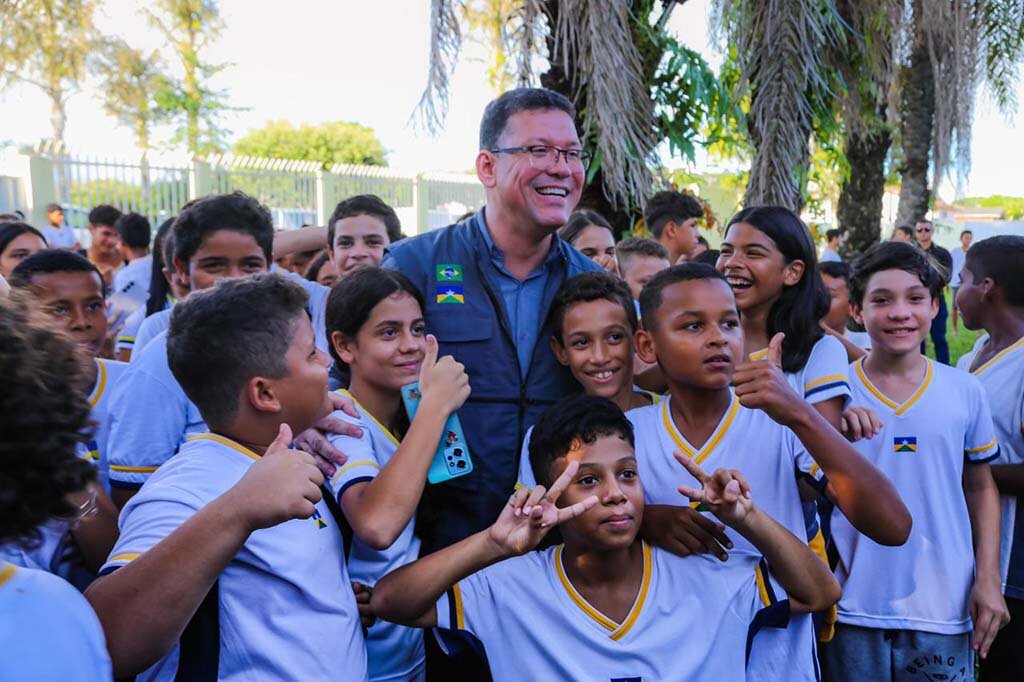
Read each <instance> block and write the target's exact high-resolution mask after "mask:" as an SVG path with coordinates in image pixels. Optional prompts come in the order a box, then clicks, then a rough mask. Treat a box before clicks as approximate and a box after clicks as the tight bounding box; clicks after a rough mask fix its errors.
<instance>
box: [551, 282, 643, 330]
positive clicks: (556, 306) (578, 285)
mask: <svg viewBox="0 0 1024 682" xmlns="http://www.w3.org/2000/svg"><path fill="white" fill-rule="evenodd" d="M590 301H610V302H611V303H615V304H616V305H619V306H622V310H623V311H624V312H625V313H626V320H627V321H628V322H629V328H630V331H632V332H636V329H637V326H638V321H637V319H636V306H635V305H633V294H632V293H631V292H630V291H629V286H627V285H626V283H625V282H624V281H622V280H621V279H619V278H618V277H616V276H614V275H610V274H608V273H607V272H584V273H583V274H581V275H576V276H575V277H573V278H571V279H569V280H566V282H565V283H564V284H563V285H562V286H561V287H560V288H559V289H558V293H556V294H555V299H554V301H552V302H551V312H549V313H548V320H549V321H550V322H551V334H552V335H553V336H554V337H555V339H556V340H557V341H558V343H559V344H561V343H562V333H563V332H564V331H565V329H564V324H565V314H566V313H567V312H569V308H571V307H572V306H574V305H576V304H577V303H589V302H590Z"/></svg>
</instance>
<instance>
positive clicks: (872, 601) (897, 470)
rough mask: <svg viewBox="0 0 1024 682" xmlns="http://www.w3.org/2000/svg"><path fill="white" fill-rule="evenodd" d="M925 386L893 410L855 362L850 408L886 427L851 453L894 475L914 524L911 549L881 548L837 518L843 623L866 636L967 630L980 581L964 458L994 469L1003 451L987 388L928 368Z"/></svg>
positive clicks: (937, 367) (953, 372) (834, 524)
mask: <svg viewBox="0 0 1024 682" xmlns="http://www.w3.org/2000/svg"><path fill="white" fill-rule="evenodd" d="M927 362H928V365H927V367H928V368H927V371H926V374H925V378H924V380H923V381H922V383H921V386H920V387H919V388H918V389H917V390H916V391H915V392H914V394H913V395H912V396H911V397H910V398H908V399H907V400H906V402H904V403H903V404H896V403H895V402H893V401H892V400H890V399H889V398H888V397H886V396H885V395H884V394H883V393H882V392H881V391H879V390H878V389H877V388H876V387H875V386H874V385H873V384H872V383H871V381H870V380H869V379H868V378H867V375H866V374H865V373H864V369H863V359H861V360H858V361H857V362H855V363H853V366H854V371H853V372H852V373H851V374H852V375H853V376H852V377H851V381H852V384H853V395H854V401H855V402H856V404H858V405H863V406H865V407H870V408H871V409H873V410H874V411H875V412H876V413H877V414H878V416H879V418H880V419H881V420H882V422H883V423H884V424H885V425H884V426H883V427H882V432H881V433H880V434H878V435H877V436H875V437H874V438H871V439H868V440H861V441H858V442H857V443H854V447H855V448H857V450H858V451H859V452H860V453H861V454H862V455H864V457H866V458H867V459H868V460H869V461H870V462H871V463H873V464H874V465H875V466H876V467H878V468H879V470H880V471H882V473H884V474H885V475H886V476H888V478H889V480H890V481H892V483H893V485H894V486H895V487H896V489H897V490H899V491H900V496H901V497H902V498H903V503H904V504H905V505H906V506H907V509H908V510H909V511H910V515H911V517H913V519H914V526H913V528H912V529H911V531H910V537H909V538H908V539H907V542H906V544H904V545H902V546H900V547H884V546H882V545H879V544H877V543H876V542H874V541H872V540H870V539H869V538H867V537H865V536H863V535H861V534H860V533H858V532H857V531H856V530H855V529H854V528H853V526H851V525H850V522H849V521H848V520H847V519H846V517H845V516H843V514H842V513H841V512H840V511H839V510H838V509H837V510H836V513H835V514H833V516H832V541H833V543H834V545H835V548H836V550H838V553H839V564H838V566H836V578H837V579H838V580H839V583H840V584H841V585H842V587H843V596H842V599H840V601H839V622H841V623H847V624H850V625H856V626H859V627H866V628H879V629H899V630H919V631H923V632H933V633H937V634H945V635H954V634H959V633H963V632H967V631H969V630H970V629H971V620H970V616H969V614H968V612H967V597H968V594H969V593H970V590H971V585H972V583H973V579H974V549H973V547H972V543H971V521H970V517H969V515H968V512H967V502H966V500H965V499H964V491H963V484H962V481H963V470H964V459H965V458H966V459H968V460H970V461H971V462H975V463H978V462H988V461H991V460H992V458H993V457H995V455H996V453H997V452H998V450H999V448H998V445H997V443H996V436H995V429H994V427H993V425H992V416H991V414H990V412H989V407H988V399H987V398H986V397H985V390H984V389H983V388H982V387H981V383H980V382H979V381H978V380H977V379H976V378H974V377H972V376H971V375H970V374H967V373H966V372H962V371H960V370H958V369H954V368H952V367H947V366H946V365H942V364H939V363H935V362H932V361H931V360H928V361H927Z"/></svg>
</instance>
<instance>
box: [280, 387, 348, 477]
mask: <svg viewBox="0 0 1024 682" xmlns="http://www.w3.org/2000/svg"><path fill="white" fill-rule="evenodd" d="M327 397H328V398H329V399H330V401H331V414H328V415H327V416H326V417H321V418H320V419H319V420H317V421H316V422H315V423H314V424H313V427H312V428H309V429H306V430H305V431H303V432H302V433H300V434H299V435H297V436H295V441H294V445H295V449H296V450H302V451H303V452H308V453H309V454H311V455H313V457H314V459H315V460H316V466H317V468H318V469H320V471H321V472H322V473H323V475H324V476H327V477H331V476H333V475H334V474H335V473H336V472H337V470H338V467H340V466H342V465H343V464H344V463H345V462H346V461H348V457H346V456H345V453H344V452H342V451H341V450H339V449H338V448H336V447H334V446H333V445H331V441H330V440H328V434H332V435H338V436H348V437H350V438H360V437H362V435H363V430H362V429H361V428H359V427H358V426H356V425H355V424H353V423H352V422H347V421H345V420H344V419H341V418H339V417H335V416H333V415H334V412H335V411H337V410H341V411H342V412H344V413H345V414H347V415H348V416H350V417H354V418H356V419H358V418H359V412H358V410H356V404H355V402H353V400H352V399H351V398H349V397H348V396H344V395H342V394H340V393H336V392H334V391H331V392H330V393H328V394H327Z"/></svg>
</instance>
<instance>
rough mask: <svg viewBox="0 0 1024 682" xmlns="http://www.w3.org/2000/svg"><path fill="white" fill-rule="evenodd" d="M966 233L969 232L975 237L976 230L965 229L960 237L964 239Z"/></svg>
mask: <svg viewBox="0 0 1024 682" xmlns="http://www.w3.org/2000/svg"><path fill="white" fill-rule="evenodd" d="M965 234H969V235H971V236H972V237H973V236H974V231H973V230H964V231H963V232H961V233H960V238H961V239H963V238H964V235H965Z"/></svg>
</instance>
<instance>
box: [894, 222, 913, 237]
mask: <svg viewBox="0 0 1024 682" xmlns="http://www.w3.org/2000/svg"><path fill="white" fill-rule="evenodd" d="M897 232H902V233H903V234H905V235H907V236H908V237H910V238H911V239H913V238H914V228H912V227H910V226H909V225H897V226H896V229H894V230H893V231H892V233H893V235H894V236H895V235H896V233H897Z"/></svg>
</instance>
